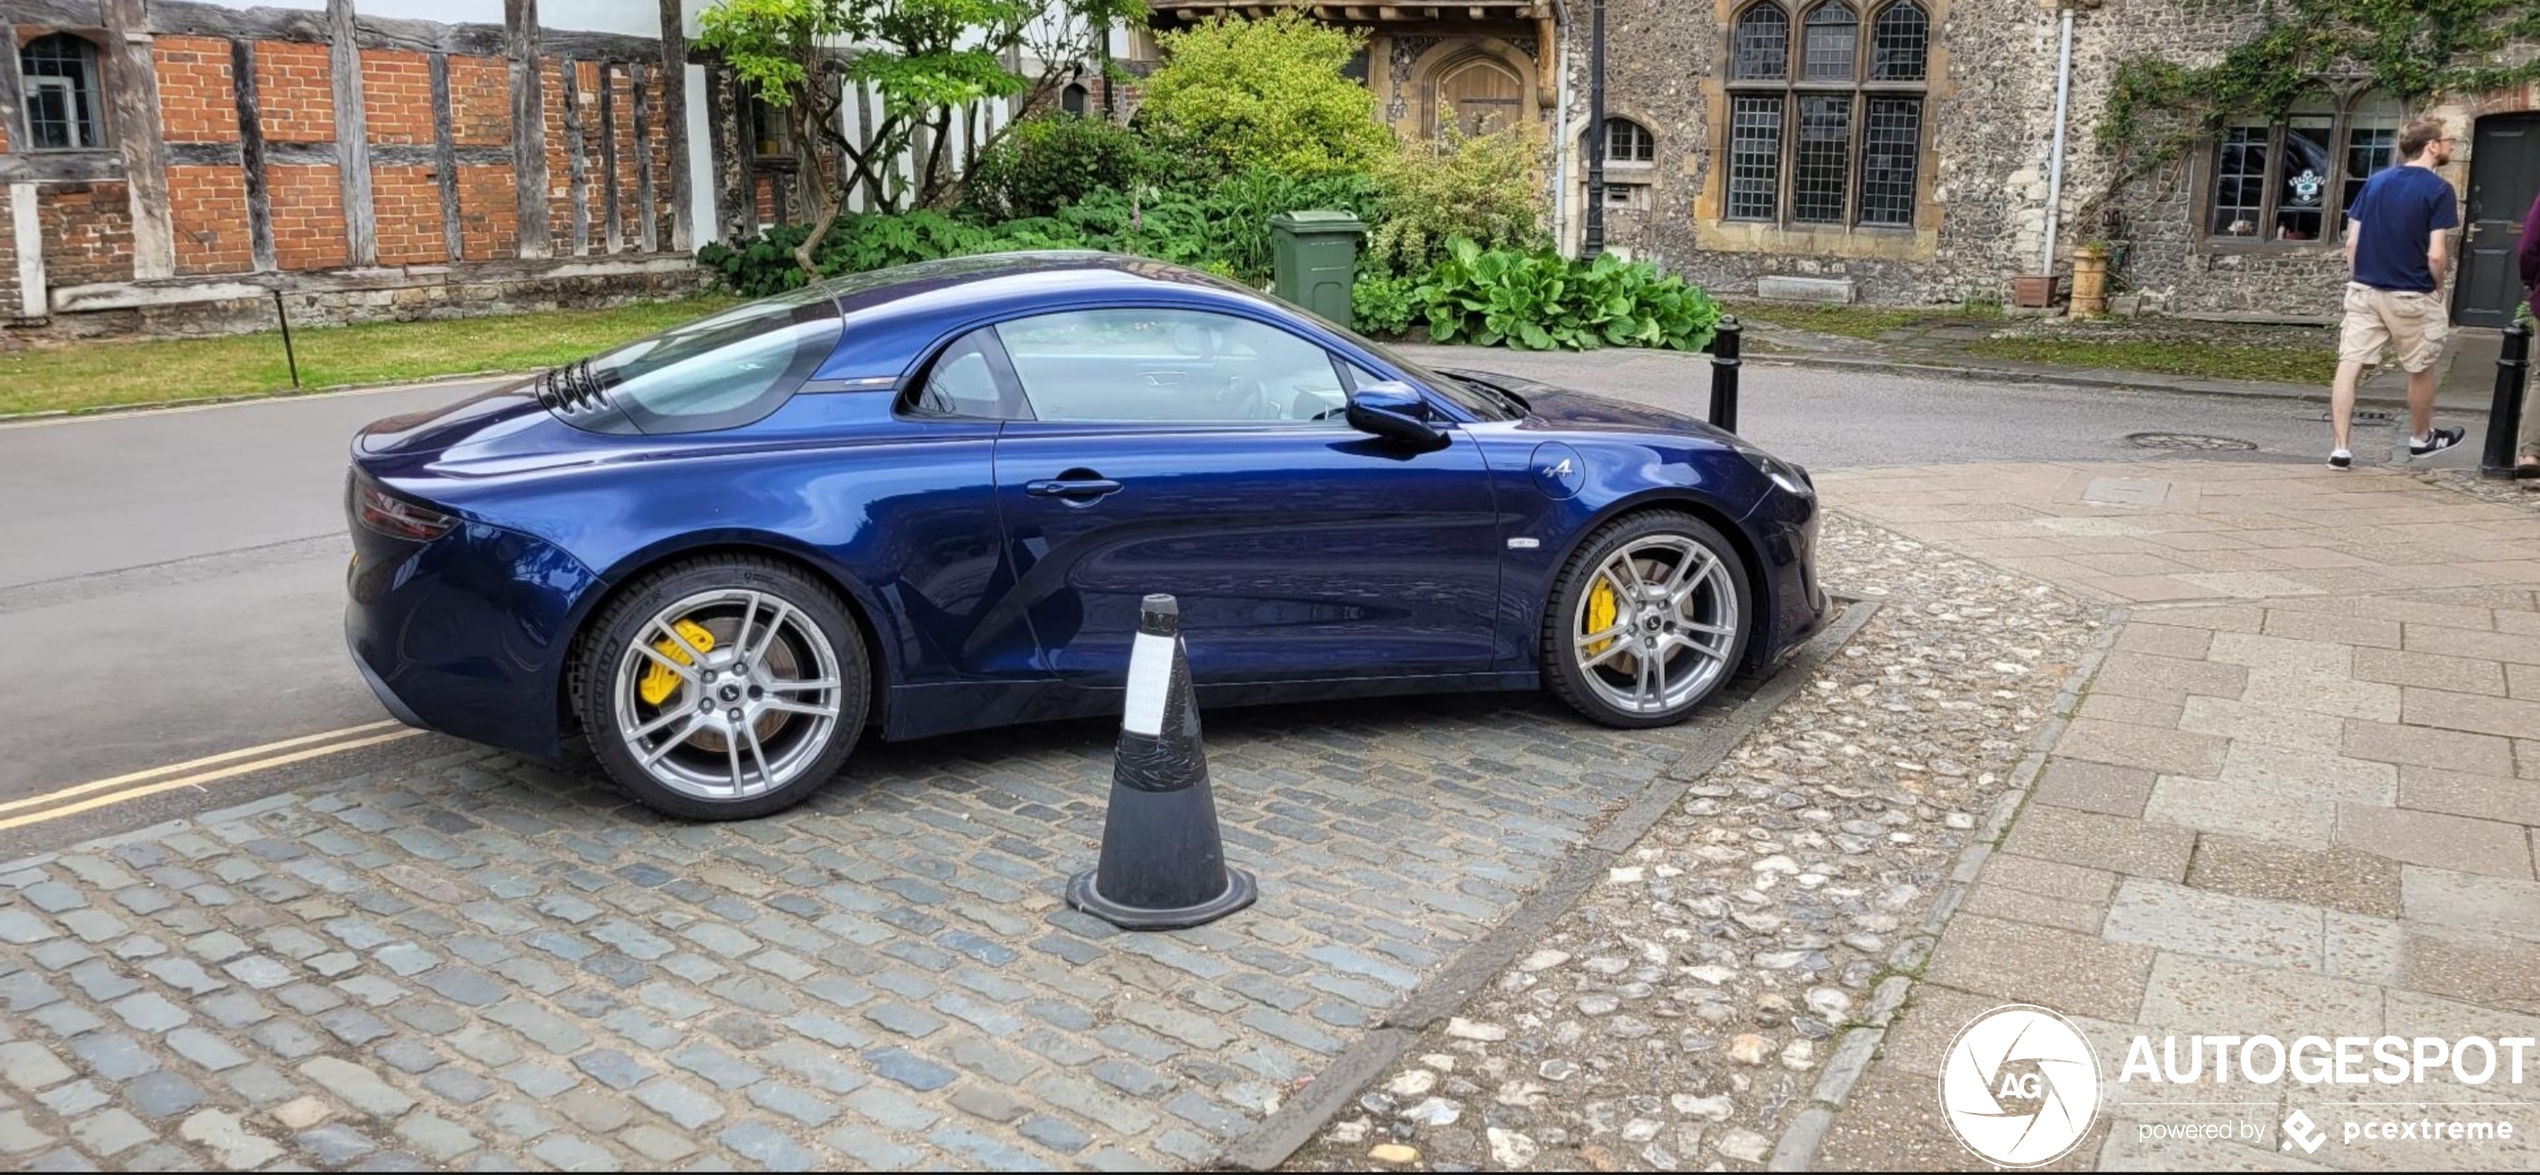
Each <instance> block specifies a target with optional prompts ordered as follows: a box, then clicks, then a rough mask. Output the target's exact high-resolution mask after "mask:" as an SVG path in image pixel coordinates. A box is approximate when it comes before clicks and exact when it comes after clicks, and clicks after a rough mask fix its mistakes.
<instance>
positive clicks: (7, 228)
mask: <svg viewBox="0 0 2540 1175" xmlns="http://www.w3.org/2000/svg"><path fill="white" fill-rule="evenodd" d="M7 210H8V209H7V205H6V204H5V202H0V212H6V211H7ZM17 316H18V229H17V217H15V216H7V215H0V322H7V321H8V320H10V319H12V318H16V317H17ZM12 338H13V336H12V335H11V333H10V332H8V331H0V351H5V350H8V349H9V344H10V342H11V339H12Z"/></svg>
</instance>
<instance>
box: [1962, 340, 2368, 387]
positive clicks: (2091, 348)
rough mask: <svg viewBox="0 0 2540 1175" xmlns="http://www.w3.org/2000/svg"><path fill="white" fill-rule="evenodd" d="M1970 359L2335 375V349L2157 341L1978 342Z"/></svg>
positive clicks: (2221, 373)
mask: <svg viewBox="0 0 2540 1175" xmlns="http://www.w3.org/2000/svg"><path fill="white" fill-rule="evenodd" d="M1965 350H1966V352H1967V353H1968V354H1970V355H1976V356H1981V357H1983V358H1987V359H2011V360H2016V361H2018V362H2022V363H2048V364H2053V365H2055V366H2058V367H2082V368H2088V367H2104V368H2116V369H2120V370H2124V371H2146V372H2152V373H2155V374H2160V375H2186V376H2198V377H2203V378H2207V379H2250V380H2260V381H2264V382H2269V383H2288V384H2318V385H2320V386H2323V387H2325V386H2326V385H2327V384H2328V381H2329V380H2330V379H2331V378H2333V377H2335V376H2336V374H2337V351H2336V349H2335V348H2334V347H2311V348H2303V349H2295V348H2290V347H2269V346H2259V345H2250V344H2233V343H2212V342H2188V341H2178V340H2156V339H2056V338H2035V337H2031V338H2006V339H1978V340H1976V341H1974V342H1970V343H1967V344H1966V345H1965Z"/></svg>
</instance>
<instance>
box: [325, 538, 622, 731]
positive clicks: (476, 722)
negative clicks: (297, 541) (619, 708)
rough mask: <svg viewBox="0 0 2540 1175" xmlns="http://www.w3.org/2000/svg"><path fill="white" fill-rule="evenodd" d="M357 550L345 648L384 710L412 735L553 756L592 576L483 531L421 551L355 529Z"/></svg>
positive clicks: (558, 553)
mask: <svg viewBox="0 0 2540 1175" xmlns="http://www.w3.org/2000/svg"><path fill="white" fill-rule="evenodd" d="M353 546H354V562H353V565H352V566H351V568H350V569H349V570H348V571H347V573H346V588H347V591H348V593H349V595H350V600H349V602H348V603H347V604H346V606H345V610H344V641H345V644H346V646H347V647H348V648H349V649H350V650H351V652H352V655H353V663H354V664H355V665H356V666H357V667H358V668H359V669H360V670H361V674H362V679H363V680H364V681H367V682H369V683H370V687H371V692H373V693H375V694H377V695H378V696H379V701H380V704H381V705H383V706H386V707H387V708H388V712H389V713H391V714H394V715H395V716H396V717H397V719H398V721H400V722H404V723H406V724H407V725H409V726H418V727H422V728H424V729H427V730H436V731H440V732H442V733H444V734H450V735H455V736H457V737H459V738H464V739H468V740H471V741H474V742H481V743H488V744H491V745H494V746H498V747H502V748H504V749H507V750H514V751H520V752H523V753H525V754H530V755H535V756H539V757H542V758H552V757H555V756H556V755H557V754H558V753H559V751H560V749H561V747H560V744H561V731H560V729H559V727H560V725H561V714H562V711H561V707H560V705H559V697H560V694H561V691H562V689H563V684H564V670H565V662H566V659H567V656H568V655H569V652H570V649H569V647H568V646H569V642H570V641H571V638H572V625H573V623H574V622H575V621H577V620H578V618H579V615H580V610H581V609H582V607H583V606H584V605H585V604H587V603H588V601H589V599H590V597H591V595H592V593H593V590H594V589H595V588H596V587H597V585H598V582H599V581H598V577H597V576H595V575H594V574H592V572H591V571H590V569H589V568H586V567H584V566H583V565H582V563H581V562H580V561H579V560H577V559H575V558H574V557H573V556H571V555H569V554H566V553H565V552H564V551H562V550H561V549H558V548H556V547H554V546H552V545H550V544H548V543H545V542H543V541H541V540H538V539H534V538H531V537H529V536H527V535H524V534H520V533H517V532H514V531H509V530H504V529H502V528H500V527H494V526H487V525H484V524H481V523H471V522H462V523H460V524H459V525H458V526H456V527H454V528H452V529H451V530H450V532H449V533H448V534H445V535H443V536H441V537H439V538H436V539H433V540H430V541H429V542H421V543H417V542H413V541H410V540H406V539H401V538H393V537H390V536H386V535H381V534H379V533H377V532H374V531H370V530H368V529H365V528H363V527H361V526H359V525H356V526H354V528H353Z"/></svg>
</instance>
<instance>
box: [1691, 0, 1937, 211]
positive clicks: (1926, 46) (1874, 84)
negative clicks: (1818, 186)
mask: <svg viewBox="0 0 2540 1175" xmlns="http://www.w3.org/2000/svg"><path fill="white" fill-rule="evenodd" d="M1830 7H1840V8H1842V9H1845V10H1846V11H1848V12H1849V14H1850V15H1851V17H1852V22H1851V27H1852V76H1851V77H1850V78H1849V79H1846V80H1840V81H1837V80H1829V79H1823V78H1820V79H1817V80H1810V79H1808V78H1807V76H1806V74H1807V69H1806V61H1807V56H1806V55H1807V47H1808V28H1809V23H1810V21H1811V19H1812V18H1814V17H1816V16H1817V15H1818V14H1820V13H1821V12H1822V11H1824V10H1825V9H1827V8H1830ZM1899 8H1912V9H1915V10H1916V11H1918V12H1920V13H1921V15H1922V18H1923V37H1924V39H1923V57H1922V66H1923V68H1922V70H1921V76H1920V77H1917V78H1914V79H1911V80H1905V81H1888V80H1876V79H1874V78H1873V77H1872V74H1873V72H1874V70H1875V61H1874V59H1875V57H1876V41H1875V36H1874V31H1875V30H1876V29H1877V28H1878V26H1879V23H1880V21H1881V20H1882V19H1883V18H1885V17H1886V16H1887V15H1888V14H1889V13H1890V12H1891V11H1893V10H1895V9H1899ZM1934 8H1935V4H1934V3H1933V0H1861V2H1859V3H1855V2H1854V0H1787V2H1786V0H1752V2H1750V3H1740V4H1736V5H1735V6H1734V7H1732V8H1731V10H1730V12H1729V16H1728V20H1727V21H1726V22H1724V25H1723V30H1724V32H1725V36H1724V37H1723V39H1722V40H1723V46H1724V49H1723V55H1722V61H1723V63H1724V67H1723V68H1722V70H1721V71H1720V74H1721V77H1722V79H1723V81H1722V89H1723V91H1724V94H1725V101H1724V102H1723V104H1722V110H1723V112H1724V113H1727V114H1729V115H1730V117H1726V118H1722V119H1719V120H1717V121H1718V124H1719V130H1718V132H1717V136H1716V137H1717V139H1718V146H1717V151H1716V154H1715V158H1716V159H1718V160H1719V161H1720V167H1719V171H1718V175H1717V178H1716V179H1715V180H1714V183H1716V184H1717V185H1718V186H1719V189H1720V192H1721V197H1720V200H1719V203H1718V209H1719V213H1718V218H1719V220H1720V222H1721V223H1723V224H1732V225H1740V226H1752V227H1762V228H1770V229H1780V230H1783V231H1797V232H1812V233H1814V232H1835V233H1866V234H1891V233H1903V234H1912V233H1916V232H1918V231H1920V230H1921V228H1922V223H1921V222H1922V218H1923V214H1924V211H1925V208H1926V206H1927V190H1928V183H1927V177H1928V176H1929V175H1930V174H1931V169H1932V167H1933V166H1934V161H1933V159H1932V140H1933V131H1932V122H1933V119H1932V108H1933V105H1934V94H1933V85H1932V79H1933V76H1934V74H1935V73H1936V72H1937V71H1936V70H1935V69H1933V67H1932V60H1933V57H1934V52H1935V50H1936V48H1937V44H1936V41H1935V39H1934V38H1933V37H1932V35H1931V34H1932V32H1933V31H1934V30H1936V29H1937V28H1939V27H1940V21H1939V18H1938V16H1937V15H1936V14H1935V12H1934ZM1761 9H1770V10H1772V11H1774V12H1776V13H1778V14H1779V15H1780V16H1781V18H1782V21H1783V28H1784V37H1785V40H1784V42H1783V56H1782V67H1781V72H1780V76H1778V77H1759V78H1746V79H1741V78H1739V77H1738V76H1737V73H1738V60H1737V56H1738V42H1739V35H1740V33H1741V32H1742V30H1743V29H1744V26H1745V24H1746V21H1747V18H1748V17H1749V16H1750V15H1751V14H1754V13H1756V12H1757V11H1758V10H1761ZM1834 96H1845V97H1848V98H1849V99H1850V112H1849V115H1848V123H1847V126H1846V128H1845V134H1846V140H1845V149H1844V155H1843V161H1844V176H1843V209H1842V213H1841V216H1840V218H1839V219H1836V220H1801V219H1799V218H1798V216H1797V215H1796V209H1797V206H1798V203H1799V191H1798V180H1797V173H1798V169H1799V140H1800V137H1801V136H1800V134H1799V133H1798V128H1799V125H1800V115H1799V114H1798V111H1799V105H1800V102H1801V100H1802V99H1803V98H1808V97H1834ZM1767 97H1777V98H1780V99H1781V110H1780V113H1779V115H1778V117H1779V120H1780V121H1779V127H1780V132H1779V133H1780V140H1779V143H1778V150H1779V161H1778V169H1777V171H1776V172H1775V175H1774V185H1775V194H1774V201H1773V204H1774V212H1773V215H1771V216H1769V217H1763V216H1740V215H1735V214H1734V213H1733V208H1734V204H1733V201H1732V199H1731V197H1730V193H1729V192H1728V186H1729V183H1730V178H1729V176H1728V166H1729V161H1730V160H1731V158H1732V155H1733V153H1734V151H1735V143H1734V141H1733V135H1734V127H1733V126H1732V123H1733V122H1734V112H1735V110H1736V107H1737V101H1738V99H1740V98H1767ZM1899 97H1911V98H1912V99H1913V100H1914V102H1915V104H1916V125H1915V128H1914V151H1913V159H1914V178H1913V181H1912V183H1911V185H1910V189H1911V200H1912V202H1911V204H1910V205H1908V207H1907V211H1906V214H1905V217H1904V219H1903V220H1901V221H1898V222H1893V223H1865V222H1864V221H1863V220H1862V219H1861V211H1862V205H1863V203H1864V201H1863V199H1862V184H1863V179H1864V176H1863V167H1862V165H1863V163H1864V162H1865V161H1866V160H1867V158H1868V153H1869V146H1870V143H1869V123H1870V119H1869V104H1870V102H1871V101H1872V100H1873V99H1877V98H1899Z"/></svg>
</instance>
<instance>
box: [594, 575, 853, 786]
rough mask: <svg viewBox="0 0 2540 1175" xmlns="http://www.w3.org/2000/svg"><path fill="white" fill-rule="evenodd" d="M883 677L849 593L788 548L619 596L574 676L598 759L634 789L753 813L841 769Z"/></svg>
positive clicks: (665, 578)
mask: <svg viewBox="0 0 2540 1175" xmlns="http://www.w3.org/2000/svg"><path fill="white" fill-rule="evenodd" d="M872 680H873V677H872V668H871V665H870V663H869V661H868V659H867V658H866V656H865V651H864V641H863V639H862V637H861V636H859V635H858V630H857V628H856V624H855V619H854V618H853V617H852V616H850V615H849V614H848V612H847V607H846V605H845V603H844V602H842V601H840V600H839V598H838V596H837V593H836V592H834V591H832V590H830V588H829V587H828V586H827V585H825V584H822V583H820V582H819V581H818V580H816V579H814V578H812V577H811V576H809V575H807V574H805V573H803V572H802V571H799V570H797V569H795V568H793V567H791V566H789V565H787V564H784V563H780V562H777V561H775V560H772V559H763V558H757V557H752V556H746V555H721V556H712V557H706V558H699V559H693V560H689V561H686V562H682V563H678V564H674V565H672V566H669V567H666V568H663V569H661V570H658V571H655V572H652V573H650V574H648V575H646V576H645V577H644V578H643V579H641V580H639V581H637V582H636V583H635V584H634V585H632V586H631V587H629V588H628V589H627V590H626V591H625V592H624V593H622V594H621V595H619V596H618V598H616V599H615V600H612V601H610V603H609V605H608V607H607V608H606V609H605V610H604V611H603V612H602V613H601V614H600V616H599V617H598V618H597V619H596V620H594V621H593V622H592V624H591V625H590V627H589V629H588V630H587V631H586V632H585V634H584V636H583V639H582V642H581V645H580V647H579V648H578V649H577V650H576V655H575V657H574V663H573V679H572V683H571V684H572V690H573V694H572V698H573V705H574V708H575V711H576V712H577V713H578V714H579V715H580V716H581V719H582V729H583V732H584V734H585V735H586V736H587V737H588V740H589V742H590V749H591V755H592V757H593V758H594V759H597V760H598V761H599V765H600V768H601V770H602V771H603V772H605V773H606V774H607V776H608V777H609V779H610V780H611V781H612V782H614V783H616V784H617V786H618V787H619V788H621V789H623V790H624V791H625V792H626V793H627V794H628V795H630V796H632V797H634V798H635V799H636V800H638V801H640V802H641V803H643V804H644V806H646V807H649V808H652V809H653V810H655V811H658V812H662V813H664V814H667V815H671V816H677V817H681V818H683V819H689V820H745V819H749V818H751V817H755V816H765V815H768V814H770V813H773V812H779V811H783V810H784V809H786V808H790V807H792V806H794V805H795V804H798V803H801V802H802V801H803V800H805V799H807V798H809V797H810V796H811V794H812V793H813V792H815V791H818V790H820V787H821V785H822V784H825V783H827V782H828V781H829V780H830V779H832V778H834V777H835V776H836V775H837V774H838V770H839V768H840V767H842V766H844V765H845V763H846V761H847V755H848V753H849V752H851V751H853V750H854V749H855V744H856V740H857V739H858V738H860V737H861V736H862V735H863V732H864V722H865V714H866V711H867V708H868V706H869V704H870V700H871V697H872V688H873V687H872Z"/></svg>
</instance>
